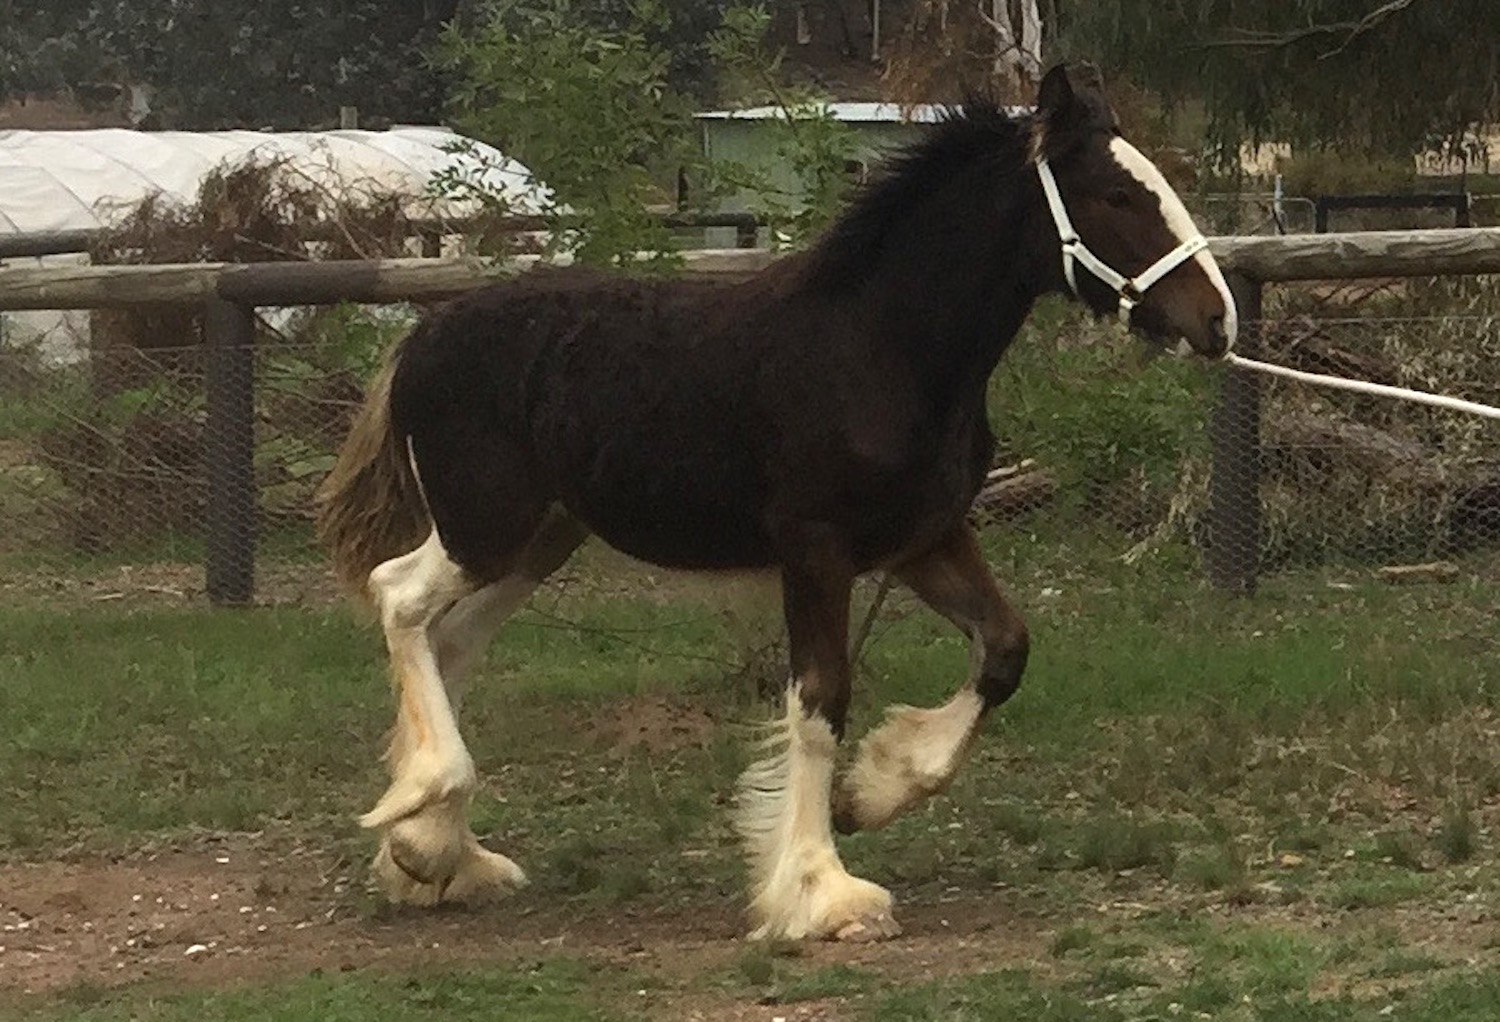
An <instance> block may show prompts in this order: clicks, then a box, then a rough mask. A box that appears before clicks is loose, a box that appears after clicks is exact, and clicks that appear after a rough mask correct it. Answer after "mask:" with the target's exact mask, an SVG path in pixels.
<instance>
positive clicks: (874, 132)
mask: <svg viewBox="0 0 1500 1022" xmlns="http://www.w3.org/2000/svg"><path fill="white" fill-rule="evenodd" d="M826 109H827V110H828V112H829V113H830V114H831V115H832V116H833V117H834V118H835V119H837V120H839V121H842V122H843V123H845V124H847V125H848V126H849V128H850V130H851V131H852V132H853V133H854V137H855V152H854V156H853V158H852V159H851V160H850V161H849V164H848V168H847V169H848V172H849V174H850V176H851V177H852V178H854V179H855V180H863V179H864V177H865V175H866V174H867V173H868V172H869V171H870V169H871V168H872V167H874V166H875V165H876V164H877V163H878V162H879V161H880V159H881V157H882V156H883V155H884V154H886V153H888V152H889V151H891V150H893V149H898V148H900V147H901V146H903V145H905V144H906V143H908V142H911V141H913V140H915V139H917V138H919V137H920V136H921V133H922V130H923V128H924V126H925V125H929V124H932V123H934V122H935V121H937V120H938V119H939V117H941V115H942V111H943V107H941V106H937V105H934V104H919V105H916V106H910V107H903V106H900V105H898V104H895V103H828V104H826ZM784 116H785V115H784V113H783V112H782V110H781V108H780V107H775V106H761V107H751V108H749V109H746V110H707V111H703V112H701V113H699V114H697V115H696V117H697V121H698V127H699V133H700V138H701V140H702V146H703V155H704V157H705V158H706V159H707V160H708V161H710V162H714V161H725V162H731V161H732V162H735V163H740V164H743V165H745V166H747V167H751V168H755V169H758V170H762V171H764V172H765V173H766V174H767V176H768V177H769V179H770V181H771V182H772V184H774V185H776V186H777V187H780V188H785V189H787V190H788V191H791V190H793V189H794V188H795V186H796V176H795V174H793V172H792V169H791V167H790V166H788V165H787V163H786V161H785V160H784V159H783V158H782V157H781V155H780V154H778V153H777V151H776V150H777V146H778V144H779V139H778V135H777V133H776V132H775V131H774V130H772V128H773V124H774V121H775V120H778V119H781V118H783V117H784ZM747 208H749V202H748V201H747V198H746V197H745V196H742V195H731V196H728V197H726V198H725V199H724V200H722V201H721V202H720V203H719V205H718V212H721V213H743V212H744V211H745V210H746V209H747ZM704 241H705V244H706V245H707V246H708V247H709V248H732V247H734V244H735V229H734V228H733V227H724V228H719V227H711V228H709V229H708V231H707V236H706V238H705V239H704ZM760 241H761V242H764V241H766V239H765V238H764V237H762V238H761V239H760Z"/></svg>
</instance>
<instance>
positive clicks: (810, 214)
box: [707, 5, 855, 247]
mask: <svg viewBox="0 0 1500 1022" xmlns="http://www.w3.org/2000/svg"><path fill="white" fill-rule="evenodd" d="M770 24H771V16H770V14H769V13H768V11H767V10H766V8H765V7H764V6H763V5H754V6H743V7H732V8H730V9H729V10H727V11H726V12H725V13H724V21H723V25H722V26H721V27H720V29H719V30H718V31H717V32H715V33H714V35H713V36H712V37H711V38H710V40H709V51H710V53H712V54H713V56H714V58H715V59H716V60H717V62H718V64H719V66H720V67H721V68H722V69H723V70H722V74H723V75H724V78H725V83H726V85H727V86H728V87H729V89H730V91H732V92H733V93H734V94H735V95H736V96H737V97H738V99H739V101H740V102H742V103H745V104H749V105H758V104H765V105H769V106H772V107H774V108H775V110H776V111H777V116H776V117H774V118H773V119H771V120H769V121H767V122H765V124H764V127H765V130H766V131H768V132H769V134H770V136H771V139H772V151H773V152H774V153H775V155H776V156H777V158H779V159H780V160H781V161H783V162H784V163H785V165H786V166H787V167H789V168H790V169H791V171H792V174H793V177H794V180H795V182H796V183H795V186H794V187H793V188H791V189H785V188H780V187H778V186H777V185H776V184H775V183H774V182H773V181H772V180H771V177H770V175H769V174H767V173H766V172H765V170H764V169H763V168H759V167H752V166H749V165H746V164H743V163H736V162H733V161H719V162H716V163H715V164H714V165H713V167H711V168H708V169H707V173H708V175H709V180H710V181H712V182H714V185H713V188H714V190H715V191H732V190H738V191H740V192H742V193H746V194H747V197H748V199H749V202H748V205H749V209H750V211H751V212H753V213H755V214H756V215H758V216H759V217H761V218H763V219H765V220H766V221H767V222H769V223H770V225H771V230H772V238H773V241H774V243H775V244H776V245H777V246H778V247H797V246H799V245H803V244H806V243H807V242H808V241H810V240H811V239H812V238H814V237H816V236H817V235H818V234H819V233H820V232H821V231H822V230H823V229H824V228H826V227H827V226H828V225H829V223H831V222H832V220H833V219H834V217H836V216H837V215H838V213H839V211H840V210H841V209H843V206H844V202H845V200H846V199H847V198H848V194H849V190H850V187H851V184H852V182H851V179H850V176H849V172H848V169H847V168H848V164H849V161H850V159H851V157H853V155H854V151H855V145H854V133H853V132H852V131H851V130H850V129H849V127H848V125H846V124H844V123H843V122H841V121H839V120H838V119H836V118H835V117H834V116H833V115H832V112H831V111H830V110H829V108H828V106H827V104H826V103H825V102H824V101H823V100H822V99H821V98H820V97H819V96H817V95H816V94H814V93H813V92H811V91H809V90H807V89H801V88H794V87H791V86H788V85H786V84H785V83H784V81H783V79H782V74H781V65H782V56H783V55H782V54H781V53H779V52H774V53H773V52H772V51H771V50H770V49H769V47H768V45H767V43H766V35H767V32H768V31H769V29H770Z"/></svg>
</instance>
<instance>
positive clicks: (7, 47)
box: [0, 0, 468, 129]
mask: <svg viewBox="0 0 1500 1022" xmlns="http://www.w3.org/2000/svg"><path fill="white" fill-rule="evenodd" d="M467 6H468V4H467V0H432V2H428V3H418V4H414V3H409V2H407V0H353V2H348V0H263V2H260V3H254V4H224V3H213V2H210V0H134V2H131V3H106V2H103V0H49V2H47V3H34V2H33V3H17V2H14V0H8V2H4V3H0V25H3V26H4V28H3V30H0V93H5V94H11V95H14V94H17V93H26V92H41V93H51V92H58V91H70V92H72V93H73V94H74V95H76V96H78V97H80V98H82V99H85V100H93V101H96V102H119V101H120V99H119V96H118V93H119V90H121V89H122V88H123V87H125V86H129V85H135V84H141V83H144V84H146V85H147V86H149V87H151V88H152V90H153V96H152V99H151V105H152V108H153V110H154V111H155V112H156V119H157V121H158V122H159V123H161V124H166V125H171V126H173V127H183V128H195V129H198V128H223V127H248V128H260V127H264V126H265V125H268V124H269V125H276V126H280V127H306V126H308V125H309V124H316V123H325V124H327V123H330V122H331V121H332V119H333V118H334V117H335V115H336V114H337V111H338V107H339V106H340V105H354V106H357V107H358V108H359V109H360V111H361V113H362V115H364V117H365V118H366V119H367V120H369V119H372V118H373V119H393V120H407V121H411V120H424V121H425V120H429V119H431V118H432V116H433V115H434V113H435V112H436V108H437V105H438V100H439V95H440V91H441V88H440V86H441V83H440V81H439V80H438V78H437V77H436V76H435V75H434V74H433V73H432V71H431V69H430V68H429V67H427V66H426V64H425V62H424V61H423V59H422V51H423V49H424V48H425V47H426V46H427V45H429V44H430V43H431V41H432V39H433V38H434V37H435V35H436V32H437V29H438V27H439V26H440V25H441V24H442V23H444V22H445V21H448V20H449V19H451V18H454V17H455V16H457V15H459V14H460V13H461V11H462V10H463V9H464V8H465V7H467Z"/></svg>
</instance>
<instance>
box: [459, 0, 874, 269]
mask: <svg viewBox="0 0 1500 1022" xmlns="http://www.w3.org/2000/svg"><path fill="white" fill-rule="evenodd" d="M677 16H678V14H677V12H676V11H675V9H673V10H669V9H668V8H667V7H665V6H660V5H658V4H657V3H655V0H631V2H629V3H628V4H626V5H624V6H623V8H622V9H621V10H618V11H617V12H616V16H615V17H613V18H612V19H609V20H607V21H603V22H601V21H599V20H590V19H589V18H588V17H586V16H584V12H583V11H582V10H581V8H580V5H579V4H577V3H576V2H575V0H504V2H502V3H500V4H499V5H497V6H496V7H495V8H493V10H492V12H491V15H490V17H489V19H488V20H487V21H485V22H484V23H483V24H481V25H479V26H477V27H475V28H473V29H469V30H463V29H459V28H451V29H450V30H449V31H448V32H447V33H445V35H444V37H443V41H442V45H441V46H440V48H439V50H438V52H437V56H436V59H437V61H438V63H439V65H440V66H441V67H443V68H444V69H445V70H447V71H448V72H451V73H452V75H453V76H454V78H455V81H456V85H455V87H454V90H453V92H452V95H451V104H452V108H453V110H454V113H455V118H456V120H457V123H458V124H459V126H460V127H462V128H463V129H464V130H465V131H466V132H468V133H469V134H471V135H474V136H476V137H478V138H482V139H485V140H486V141H489V142H492V143H494V144H495V145H496V146H498V147H499V148H500V149H502V150H503V151H504V152H506V154H507V155H509V156H513V157H514V158H516V159H518V160H519V161H521V162H522V163H524V164H525V165H526V166H527V167H529V168H530V169H531V170H532V172H533V173H535V174H536V176H537V178H538V179H539V180H540V181H542V182H544V183H545V184H546V185H547V186H548V187H549V188H550V189H552V190H553V193H554V194H553V197H552V199H551V200H550V203H549V205H548V208H547V209H546V210H545V214H544V219H545V220H546V222H547V229H548V233H549V237H550V242H549V244H550V246H551V249H552V250H554V251H555V250H558V249H562V248H566V249H569V250H571V251H572V252H573V254H574V256H575V257H576V258H578V259H579V260H581V261H584V262H592V263H599V264H616V265H625V264H627V263H628V264H630V265H636V264H637V262H636V256H637V253H644V254H646V255H647V256H649V257H650V258H649V260H648V263H647V265H648V266H656V267H662V266H668V267H669V266H671V265H673V264H674V262H675V259H674V256H673V249H674V243H673V239H672V236H671V233H670V232H669V231H668V230H667V229H666V228H665V227H664V226H663V225H662V223H661V221H660V218H659V217H657V216H655V215H654V214H653V213H652V211H651V210H650V209H649V208H648V207H650V206H652V205H656V206H662V205H665V204H668V203H670V202H671V200H672V199H673V198H674V195H673V192H674V190H675V181H674V178H675V176H676V175H677V174H678V172H679V171H681V172H682V173H685V174H687V175H688V176H689V177H690V178H691V179H693V180H694V181H695V184H696V185H697V187H695V189H694V195H695V196H696V197H697V200H698V201H699V202H700V204H703V205H711V204H712V203H713V202H714V200H715V199H716V198H717V197H719V196H722V195H724V194H726V193H727V192H729V191H738V192H741V193H749V194H750V195H751V196H752V197H753V202H752V210H753V211H754V212H757V213H760V214H761V215H762V216H763V217H765V218H766V219H767V220H768V221H769V222H770V223H771V224H772V226H773V230H774V237H775V239H776V241H777V242H778V243H779V244H792V245H795V244H799V243H802V242H805V241H806V240H807V239H809V238H810V237H812V236H814V235H816V234H817V233H818V232H819V231H821V230H822V229H823V228H824V227H826V226H827V224H828V223H829V221H830V220H831V219H832V218H833V217H834V216H835V215H836V214H837V212H838V210H839V209H840V208H842V204H843V201H844V199H845V197H846V193H847V190H848V186H849V178H848V174H847V171H846V164H847V162H848V159H849V156H850V155H851V154H852V151H853V145H852V135H851V133H850V132H849V131H848V129H847V128H846V127H845V126H844V125H843V124H841V123H839V122H838V121H836V120H835V119H834V118H833V117H832V116H831V115H830V114H829V112H828V110H827V108H826V106H824V105H823V104H822V103H821V102H819V101H818V99H817V98H816V97H815V96H813V95H812V94H811V93H809V92H806V91H803V90H796V89H791V88H788V87H786V86H785V85H784V84H783V83H782V81H781V58H780V55H779V54H776V53H773V52H771V51H770V49H769V48H768V47H767V45H766V42H765V37H766V33H767V31H768V29H769V27H770V15H769V14H768V13H767V11H766V9H765V8H764V7H732V8H729V9H727V10H725V11H724V13H723V18H722V22H721V24H720V25H719V27H718V28H717V29H716V30H715V31H714V32H712V33H711V34H710V35H709V36H708V39H707V42H706V43H705V44H704V47H705V50H706V52H707V53H708V54H710V55H711V56H712V58H713V60H714V61H715V62H716V63H717V64H718V66H719V67H720V68H721V71H722V73H723V75H724V76H725V80H726V82H728V83H730V84H731V86H732V87H733V88H734V89H735V90H736V91H737V92H738V93H739V94H740V95H741V96H742V98H744V99H746V101H750V102H755V101H760V100H765V101H767V102H771V103H773V104H775V105H776V107H777V108H778V109H779V110H780V112H781V115H782V116H781V117H780V118H779V119H778V120H776V121H774V122H772V123H771V124H770V125H769V127H770V130H771V131H772V132H773V133H775V135H776V136H777V137H776V141H775V149H776V153H777V155H778V156H779V158H780V159H782V160H783V161H784V162H785V163H786V165H787V166H789V167H790V168H791V170H792V173H793V176H794V178H795V181H796V184H795V186H794V187H792V188H790V189H788V188H784V187H780V186H778V185H776V184H775V183H773V182H772V180H771V178H770V176H769V175H768V174H766V173H765V172H764V171H763V170H761V169H759V168H752V167H748V166H745V165H741V164H734V163H716V164H715V165H713V166H711V167H710V166H704V165H703V162H702V160H701V154H700V153H699V152H698V150H697V147H696V137H695V133H694V131H693V121H692V104H691V102H690V100H689V98H688V97H687V96H686V95H685V94H683V93H682V92H680V91H678V90H677V89H675V88H674V87H673V85H672V82H671V77H672V75H671V71H672V61H673V58H672V53H671V51H669V50H668V49H667V48H666V46H665V45H664V44H663V43H662V42H661V41H660V40H661V39H662V38H663V37H665V36H670V35H671V34H672V26H673V24H674V20H673V19H674V18H676V17H677ZM437 185H438V187H439V188H440V189H441V190H443V191H445V192H446V193H447V194H449V195H457V196H462V197H468V198H477V199H479V200H480V202H481V203H483V204H485V205H486V206H488V207H489V208H490V210H491V211H492V212H496V213H501V214H503V213H504V212H505V210H504V209H503V204H502V203H500V202H498V200H497V197H496V196H494V195H493V194H491V193H487V192H486V190H485V188H484V187H483V186H482V185H480V184H478V183H477V182H476V181H475V180H474V179H472V178H470V179H463V178H460V177H458V176H456V175H449V176H446V177H442V178H440V180H439V181H438V183H437Z"/></svg>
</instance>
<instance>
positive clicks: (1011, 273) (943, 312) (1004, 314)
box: [871, 209, 1045, 408]
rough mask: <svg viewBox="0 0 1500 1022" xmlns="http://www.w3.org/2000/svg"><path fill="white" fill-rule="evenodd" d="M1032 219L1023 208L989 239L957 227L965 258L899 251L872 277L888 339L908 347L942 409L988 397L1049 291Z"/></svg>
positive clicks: (881, 328)
mask: <svg viewBox="0 0 1500 1022" xmlns="http://www.w3.org/2000/svg"><path fill="white" fill-rule="evenodd" d="M1032 216H1033V212H1032V211H1027V210H1025V209H1018V210H1017V212H1016V214H1015V217H1014V219H1013V220H1012V221H1011V222H1010V223H1008V224H1006V225H1005V226H1006V227H1007V228H1008V229H1007V230H1004V231H1000V232H993V233H992V236H987V237H972V236H968V235H967V233H966V232H971V231H972V228H971V227H968V225H962V224H955V225H954V231H955V234H954V237H953V241H954V243H953V245H952V247H951V248H952V251H953V252H956V253H960V255H959V257H958V258H957V259H955V258H954V257H953V256H949V257H948V258H942V257H941V256H940V255H939V256H933V257H927V258H922V257H920V256H919V257H916V258H909V257H899V256H898V258H897V259H895V260H893V265H891V266H889V267H887V268H885V270H884V272H883V273H882V274H881V275H880V276H881V278H883V279H882V280H876V279H874V278H872V288H871V297H872V298H873V299H874V304H875V307H876V308H877V309H878V310H879V311H878V312H877V316H878V319H877V320H876V331H877V333H878V335H879V336H880V341H881V343H886V344H892V345H895V346H897V347H898V348H900V349H902V350H903V353H904V354H905V355H906V361H907V363H908V364H909V365H910V366H911V371H912V372H913V374H914V375H915V376H916V377H917V379H918V384H919V386H920V387H921V389H922V391H923V393H925V394H927V395H928V397H929V400H930V401H931V402H932V403H933V404H934V406H938V407H945V408H956V407H958V406H960V405H963V404H965V403H967V402H970V401H971V400H972V399H973V396H974V395H975V394H976V393H978V394H980V395H982V394H983V391H984V384H985V382H986V381H987V380H988V379H989V376H990V374H991V373H992V372H993V371H994V369H995V366H996V364H997V363H998V362H999V361H1000V357H1001V356H1002V355H1003V354H1004V353H1005V350H1006V349H1007V348H1008V347H1009V346H1010V343H1011V342H1012V341H1013V340H1014V339H1015V336H1016V333H1017V332H1018V331H1019V330H1020V328H1021V324H1022V323H1024V322H1025V321H1026V317H1027V315H1029V314H1030V312H1031V307H1032V305H1033V304H1034V303H1035V302H1036V299H1037V298H1038V297H1040V295H1041V292H1042V291H1043V290H1044V287H1043V285H1042V284H1041V281H1042V280H1043V279H1044V276H1045V275H1044V274H1043V273H1042V271H1041V268H1040V266H1039V265H1038V260H1039V259H1040V258H1041V256H1040V255H1039V251H1038V249H1037V248H1036V246H1035V245H1034V244H1033V243H1032V241H1031V238H1032V237H1033V235H1034V234H1035V231H1034V229H1033V223H1032Z"/></svg>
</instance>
